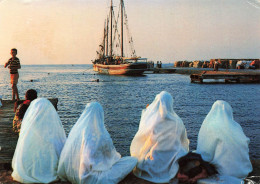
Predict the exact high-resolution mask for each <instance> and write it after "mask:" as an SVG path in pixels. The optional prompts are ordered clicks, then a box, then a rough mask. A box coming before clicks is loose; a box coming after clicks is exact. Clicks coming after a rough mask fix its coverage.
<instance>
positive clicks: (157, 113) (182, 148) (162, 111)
mask: <svg viewBox="0 0 260 184" xmlns="http://www.w3.org/2000/svg"><path fill="white" fill-rule="evenodd" d="M188 151H189V140H188V138H187V133H186V129H185V126H184V124H183V122H182V120H181V119H180V118H179V116H178V115H177V114H176V113H175V112H174V110H173V98H172V96H171V95H170V94H169V93H168V92H165V91H162V92H161V93H160V94H158V95H157V96H156V97H155V99H154V101H153V102H152V104H150V105H149V106H148V107H147V109H146V110H144V111H143V112H142V117H141V121H140V125H139V130H138V132H137V133H136V135H135V137H134V139H133V141H132V143H131V146H130V152H131V156H134V157H137V158H138V163H137V166H136V168H135V169H134V174H135V175H136V176H137V177H139V178H142V179H145V180H148V181H151V182H154V183H166V182H169V181H170V180H171V179H172V178H173V177H174V176H175V175H176V174H177V172H178V169H179V165H178V163H177V160H178V159H179V158H180V157H182V156H184V155H186V154H187V153H188Z"/></svg>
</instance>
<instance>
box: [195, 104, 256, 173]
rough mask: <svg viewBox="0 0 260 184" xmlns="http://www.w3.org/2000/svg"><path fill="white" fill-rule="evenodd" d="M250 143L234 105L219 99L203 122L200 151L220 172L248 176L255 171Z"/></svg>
mask: <svg viewBox="0 0 260 184" xmlns="http://www.w3.org/2000/svg"><path fill="white" fill-rule="evenodd" d="M248 144H249V138H247V137H246V136H245V134H244V132H243V130H242V128H241V126H240V125H239V124H238V123H237V122H236V121H234V119H233V110H232V107H231V106H230V105H229V104H228V103H227V102H225V101H222V100H217V101H216V102H215V103H214V104H213V106H212V108H211V110H210V112H209V113H208V115H207V116H206V118H205V120H204V121H203V123H202V126H201V128H200V131H199V135H198V145H197V151H196V152H197V153H199V154H201V156H202V158H203V159H204V160H205V161H208V162H210V163H212V164H214V165H215V166H216V168H217V171H218V173H219V175H222V176H232V177H236V178H245V177H246V176H247V175H248V174H249V172H251V171H252V165H251V162H250V159H249V149H248Z"/></svg>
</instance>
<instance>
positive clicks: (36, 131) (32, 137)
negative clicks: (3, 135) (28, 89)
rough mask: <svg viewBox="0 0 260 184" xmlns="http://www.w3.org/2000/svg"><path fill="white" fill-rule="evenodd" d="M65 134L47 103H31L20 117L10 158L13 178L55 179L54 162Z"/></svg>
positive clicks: (18, 179)
mask: <svg viewBox="0 0 260 184" xmlns="http://www.w3.org/2000/svg"><path fill="white" fill-rule="evenodd" d="M65 141H66V135H65V131H64V129H63V126H62V123H61V120H60V118H59V116H58V113H57V112H56V110H55V108H54V106H53V105H52V104H51V102H50V101H49V100H47V99H44V98H39V99H36V100H34V101H32V102H31V105H30V106H29V108H28V109H27V111H26V113H25V116H24V118H23V123H22V127H21V131H20V136H19V139H18V142H17V146H16V149H15V153H14V156H13V160H12V167H13V173H12V177H13V179H14V180H16V181H19V182H21V183H50V182H53V181H56V180H58V174H57V169H58V163H59V157H60V154H61V150H62V148H63V146H64V144H65Z"/></svg>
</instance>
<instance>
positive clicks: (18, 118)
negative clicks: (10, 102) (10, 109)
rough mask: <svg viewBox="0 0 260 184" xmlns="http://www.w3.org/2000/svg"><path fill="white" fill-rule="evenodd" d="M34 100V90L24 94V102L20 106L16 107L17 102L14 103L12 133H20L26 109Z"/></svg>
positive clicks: (35, 96) (35, 92) (35, 95)
mask: <svg viewBox="0 0 260 184" xmlns="http://www.w3.org/2000/svg"><path fill="white" fill-rule="evenodd" d="M36 98H37V91H35V90H34V89H29V90H28V91H26V93H25V101H24V102H23V103H22V104H20V105H19V106H18V102H19V101H16V102H15V107H14V111H15V116H14V119H13V131H14V132H16V133H19V132H20V129H21V124H22V120H23V117H24V114H25V112H26V110H27V109H28V107H29V105H30V103H31V102H32V101H33V100H34V99H36ZM17 106H18V107H17Z"/></svg>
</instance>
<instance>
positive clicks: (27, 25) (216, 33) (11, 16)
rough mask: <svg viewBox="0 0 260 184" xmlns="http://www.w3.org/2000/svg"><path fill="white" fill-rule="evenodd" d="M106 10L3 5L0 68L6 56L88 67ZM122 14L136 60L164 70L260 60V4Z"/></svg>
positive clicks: (70, 3) (228, 0)
mask: <svg viewBox="0 0 260 184" xmlns="http://www.w3.org/2000/svg"><path fill="white" fill-rule="evenodd" d="M109 6H110V0H0V65H3V64H4V63H5V62H7V60H8V59H9V58H10V57H11V56H10V49H11V48H17V49H18V55H17V57H18V58H20V60H21V64H22V65H23V64H24V65H31V64H35V65H37V64H91V60H94V59H95V57H96V51H97V50H98V46H99V44H100V43H101V41H102V38H103V30H104V21H105V18H106V17H107V14H108V11H109ZM118 7H119V0H114V9H115V12H117V10H118ZM125 8H126V13H127V16H128V24H129V31H130V33H131V35H132V37H133V42H134V48H135V50H136V53H137V56H140V57H144V58H148V60H152V61H158V60H159V61H162V62H163V63H168V62H174V61H178V60H191V61H193V60H209V59H212V58H230V59H231V58H260V0H146V1H140V0H131V1H127V0H125ZM116 14H117V13H116Z"/></svg>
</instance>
